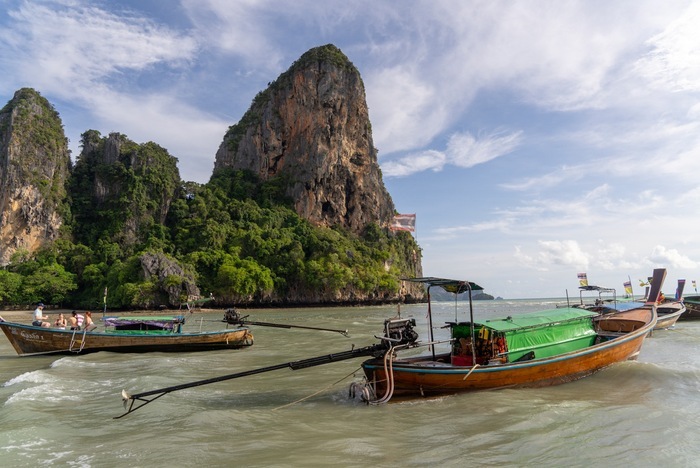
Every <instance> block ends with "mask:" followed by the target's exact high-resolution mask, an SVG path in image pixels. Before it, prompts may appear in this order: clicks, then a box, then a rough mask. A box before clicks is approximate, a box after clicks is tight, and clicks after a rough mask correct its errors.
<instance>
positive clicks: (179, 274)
mask: <svg viewBox="0 0 700 468" xmlns="http://www.w3.org/2000/svg"><path fill="white" fill-rule="evenodd" d="M140 260H141V269H142V271H143V276H144V278H146V279H149V280H151V281H153V282H155V283H156V284H158V285H159V289H158V291H159V292H160V291H163V292H164V293H165V294H166V295H167V297H155V298H151V297H149V298H146V299H144V306H145V307H149V308H150V307H155V306H158V305H159V304H163V303H167V304H182V303H183V302H187V300H189V299H190V298H198V297H199V288H198V287H197V285H196V279H195V275H194V274H193V273H192V272H188V271H185V270H184V269H183V268H182V266H181V265H180V264H179V263H178V262H176V261H175V260H173V259H171V258H169V257H167V256H166V255H164V254H162V253H145V254H143V255H141V257H140ZM149 299H150V300H153V302H150V303H149V302H148V300H149Z"/></svg>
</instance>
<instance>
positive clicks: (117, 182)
mask: <svg viewBox="0 0 700 468" xmlns="http://www.w3.org/2000/svg"><path fill="white" fill-rule="evenodd" d="M82 146H83V150H82V151H81V153H80V156H79V157H78V160H77V161H76V163H75V168H74V170H73V174H72V175H73V177H72V183H71V197H72V200H73V209H72V211H73V216H74V218H75V220H76V221H77V223H76V226H75V228H74V235H75V237H76V239H77V240H78V241H80V242H84V243H85V244H87V245H92V244H94V243H95V242H97V240H98V239H99V238H108V239H111V240H113V241H115V242H118V243H119V244H120V245H121V247H122V249H125V250H127V251H128V250H129V248H130V247H131V246H133V245H135V244H137V243H138V242H139V241H143V240H144V239H145V237H146V236H147V235H148V232H149V230H150V229H151V228H152V226H153V225H154V224H161V225H162V224H164V223H165V218H166V216H167V214H168V210H169V208H170V203H171V202H172V200H173V197H174V196H175V190H176V189H177V187H179V186H180V185H181V181H180V172H179V171H178V169H177V159H176V158H174V157H173V156H171V155H170V154H168V152H167V150H165V149H164V148H162V147H160V146H158V145H157V144H155V143H153V142H149V143H143V144H137V143H134V142H133V141H131V140H129V139H128V138H127V137H126V136H125V135H122V134H120V133H111V134H110V135H109V136H108V137H102V136H101V135H100V133H99V132H98V131H96V130H88V131H87V132H85V133H84V134H83V135H82Z"/></svg>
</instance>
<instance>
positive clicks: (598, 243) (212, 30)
mask: <svg viewBox="0 0 700 468" xmlns="http://www.w3.org/2000/svg"><path fill="white" fill-rule="evenodd" d="M0 5H2V10H1V11H0V69H1V70H2V73H0V100H2V104H4V103H5V102H7V101H8V100H9V99H11V98H12V95H13V93H14V92H15V91H16V90H17V89H19V88H22V87H32V88H35V89H36V90H38V91H39V92H40V93H41V94H42V95H43V96H44V97H46V98H47V99H49V101H50V102H51V103H52V104H53V105H54V106H55V107H56V110H57V111H58V112H59V113H60V115H61V118H62V120H63V124H64V127H65V130H66V133H67V136H68V138H69V139H70V145H71V149H72V151H73V157H75V156H77V155H78V153H79V151H80V148H79V141H80V134H81V133H83V132H84V131H86V130H88V129H96V130H99V131H100V132H102V134H104V135H106V134H108V133H110V132H120V133H123V134H125V135H127V136H128V137H129V138H131V139H132V140H134V141H136V142H139V143H142V142H146V141H155V142H156V143H158V144H160V145H161V146H163V147H165V148H167V149H168V151H169V152H170V153H171V154H172V155H174V156H175V157H177V158H178V159H179V168H180V173H181V176H182V178H183V179H185V180H193V181H197V182H206V181H207V180H208V179H209V176H210V175H211V172H212V170H213V165H214V155H215V153H216V150H217V148H218V146H219V144H220V142H221V140H222V138H223V135H224V133H225V131H226V129H227V128H228V127H229V126H230V125H232V124H234V123H236V122H237V121H238V120H239V119H240V118H241V116H242V115H243V113H244V112H245V111H246V109H247V108H248V106H249V105H250V103H251V101H252V99H253V97H254V96H255V94H257V93H258V92H259V91H261V90H263V89H265V88H266V87H267V84H268V82H271V81H273V80H274V79H275V78H277V76H278V75H279V74H280V73H282V72H283V71H285V70H286V69H287V68H288V67H289V66H290V65H291V64H292V62H294V60H296V59H297V58H299V56H301V54H303V53H304V52H305V51H307V50H308V49H310V48H312V47H316V46H320V45H324V44H328V43H332V44H335V45H336V46H338V47H339V48H340V49H341V50H342V51H343V52H344V53H345V54H346V55H347V56H348V57H349V59H350V60H351V61H352V62H353V63H354V64H355V66H356V67H357V68H358V70H359V71H360V73H361V75H362V78H363V81H364V84H365V90H366V93H367V102H368V105H369V113H370V119H371V122H372V129H373V136H374V143H375V146H376V147H377V149H378V150H379V162H380V165H381V167H382V171H383V174H384V183H385V184H386V186H387V189H388V190H389V192H390V193H391V195H392V197H393V200H394V203H395V204H396V208H397V210H398V211H399V212H401V213H416V215H417V230H416V232H415V235H416V237H417V240H418V242H419V244H420V245H421V247H422V248H423V268H424V274H426V275H430V276H443V277H449V278H456V279H469V280H471V281H475V282H477V283H479V284H481V285H482V286H484V287H485V288H486V291H487V292H489V293H491V294H494V295H497V296H502V297H505V298H529V297H552V296H559V297H561V296H564V295H565V294H566V292H567V290H568V293H569V295H570V296H577V295H578V289H577V286H578V282H577V276H576V275H577V273H578V272H587V273H588V278H589V281H590V282H591V283H592V284H598V285H601V286H606V287H614V288H617V289H618V291H620V292H621V291H622V283H623V281H625V280H627V278H628V277H630V278H631V279H632V281H633V283H634V284H635V287H636V289H635V292H637V293H640V292H641V289H640V288H639V286H638V282H637V280H638V279H640V278H646V277H647V276H649V275H651V272H652V269H653V268H655V267H665V268H667V269H668V276H667V280H666V287H665V288H664V290H665V291H666V292H667V293H668V292H672V291H673V290H674V288H675V284H676V280H677V279H679V278H684V279H687V280H688V282H690V280H693V279H699V280H700V275H698V271H699V268H700V243H699V242H698V237H700V219H699V218H700V216H699V211H698V202H699V201H700V186H699V184H698V161H700V33H698V32H697V24H700V3H698V2H697V1H695V2H693V1H643V0H629V1H624V0H622V1H615V2H609V1H595V0H593V1H590V0H588V1H561V0H552V1H540V0H531V1H498V0H484V1H461V0H460V1H458V0H454V1H440V0H431V1H401V2H399V1H385V0H372V1H363V0H359V1H352V2H347V1H336V0H327V1H323V2H320V1H316V0H299V1H294V2H279V1H261V0H241V1H225V0H180V1H176V0H172V1H171V0H151V1H148V0H142V1H106V0H105V1H83V0H58V1H52V0H46V1H31V2H30V1H26V2H25V1H16V0H0ZM689 289H690V284H688V286H687V288H686V292H688V290H689Z"/></svg>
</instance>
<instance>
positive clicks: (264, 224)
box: [0, 130, 419, 309]
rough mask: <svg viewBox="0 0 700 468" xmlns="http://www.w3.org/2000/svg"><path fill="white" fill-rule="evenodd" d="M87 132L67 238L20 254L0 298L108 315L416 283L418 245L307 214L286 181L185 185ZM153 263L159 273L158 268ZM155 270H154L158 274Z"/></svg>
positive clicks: (238, 176)
mask: <svg viewBox="0 0 700 468" xmlns="http://www.w3.org/2000/svg"><path fill="white" fill-rule="evenodd" d="M118 138H119V154H118V155H116V156H115V158H114V160H105V159H104V157H103V156H104V151H105V144H106V142H107V139H106V138H103V137H102V136H101V135H100V134H99V132H96V131H94V130H90V131H88V132H86V133H84V134H83V140H82V145H83V152H82V153H81V156H80V157H79V158H78V160H77V161H76V164H75V167H74V168H73V171H72V175H71V180H70V182H69V191H68V201H69V205H70V216H69V217H68V218H67V223H66V227H65V229H64V235H63V236H62V237H61V238H60V239H58V240H57V241H55V242H52V243H50V244H48V245H46V246H45V247H44V248H42V249H41V250H39V251H37V252H34V253H33V254H31V255H30V254H29V253H27V252H23V251H18V252H17V253H16V254H15V255H14V256H13V258H12V261H11V263H10V264H9V265H8V266H7V267H6V269H5V270H0V302H1V303H3V304H29V303H36V302H39V301H42V302H44V303H50V304H56V305H63V306H71V307H76V308H77V307H81V308H93V309H95V308H102V307H103V306H104V302H103V301H104V295H105V292H107V305H108V306H109V307H110V308H118V309H128V308H155V307H159V306H163V305H164V306H169V307H175V306H179V305H181V304H184V303H185V302H187V301H188V300H192V299H194V297H193V296H199V297H204V298H208V297H213V298H215V300H216V302H217V303H218V304H219V305H234V304H256V305H264V304H270V305H292V304H304V303H316V304H321V303H333V302H343V303H348V302H351V303H352V302H356V303H368V302H383V301H385V300H387V299H390V298H393V297H395V296H396V294H397V291H398V289H399V283H400V281H399V278H401V277H402V276H407V275H408V276H412V275H413V273H414V269H415V264H416V255H417V253H418V252H419V247H418V245H417V244H416V243H415V240H414V239H413V237H412V236H411V235H410V234H408V233H405V232H399V233H393V232H390V231H388V230H386V229H382V228H380V227H379V226H377V225H376V224H369V225H368V226H366V229H365V230H364V232H363V233H362V234H361V235H356V234H353V233H350V232H347V231H345V230H343V229H341V228H338V227H335V228H321V227H316V226H313V225H312V224H310V223H309V222H308V221H306V220H304V219H302V218H300V217H299V216H298V215H297V214H296V213H295V212H294V210H293V209H292V206H293V204H292V201H291V200H289V199H287V198H285V196H284V195H283V194H284V188H285V186H286V184H287V183H288V181H286V180H283V178H279V177H278V178H273V179H270V180H268V181H265V182H262V181H260V180H258V179H257V177H256V176H255V175H254V174H251V173H249V172H245V171H233V170H220V171H217V172H216V173H215V175H214V176H213V177H212V178H211V180H210V181H209V182H208V183H206V184H198V183H195V182H183V181H181V180H180V178H179V173H178V171H177V159H175V158H174V157H172V156H170V155H169V154H168V152H167V150H165V149H164V148H161V147H160V146H158V145H156V144H155V143H151V142H149V143H145V144H136V143H133V142H131V141H130V140H128V138H126V137H125V136H123V135H118ZM154 265H155V266H154ZM154 271H155V272H154Z"/></svg>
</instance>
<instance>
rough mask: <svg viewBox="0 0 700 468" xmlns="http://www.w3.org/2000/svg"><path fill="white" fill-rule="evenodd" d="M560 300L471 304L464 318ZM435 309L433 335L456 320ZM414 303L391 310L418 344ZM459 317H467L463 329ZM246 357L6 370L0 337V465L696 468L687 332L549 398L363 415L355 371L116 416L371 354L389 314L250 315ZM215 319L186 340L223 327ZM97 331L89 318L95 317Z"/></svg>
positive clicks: (111, 360) (69, 362) (311, 373)
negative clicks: (130, 402) (128, 401)
mask: <svg viewBox="0 0 700 468" xmlns="http://www.w3.org/2000/svg"><path fill="white" fill-rule="evenodd" d="M561 302H562V301H561V300H545V299H543V300H519V301H478V302H476V303H475V308H474V315H475V316H476V317H477V318H489V317H492V318H493V317H503V316H507V315H515V314H519V313H522V312H529V311H533V310H538V309H547V308H554V307H555V306H556V305H557V304H559V305H561ZM463 306H464V304H462V303H460V304H459V305H458V307H457V308H455V304H453V303H439V304H435V305H434V307H433V315H434V317H433V327H434V329H433V335H434V338H435V339H442V338H447V336H446V333H447V331H446V329H444V328H441V326H442V325H443V324H444V322H446V321H452V320H455V318H456V319H457V320H467V317H468V309H465V308H464V307H463ZM426 310H427V309H426V306H425V305H411V306H402V307H401V310H400V313H401V316H403V317H414V318H415V319H416V321H417V322H418V326H417V330H418V331H419V333H421V337H422V339H424V340H426V339H427V323H428V322H427V319H426ZM465 313H466V314H467V315H466V316H465ZM245 314H249V315H250V317H249V319H250V320H256V321H264V322H271V323H284V324H292V325H300V326H310V327H323V328H331V329H340V330H344V329H347V330H348V332H349V335H350V336H349V337H345V336H343V335H341V334H339V333H334V332H324V331H314V330H307V329H280V328H265V327H257V326H254V327H251V328H252V329H253V333H254V335H255V344H254V345H253V346H252V347H249V348H245V349H239V350H225V351H209V352H197V353H144V354H115V353H107V352H100V353H94V354H87V355H75V356H53V357H51V356H40V357H24V358H20V357H17V356H16V354H15V352H14V350H13V349H12V348H11V346H10V345H9V342H8V341H7V340H6V339H5V337H4V335H3V336H0V466H3V467H4V466H7V467H21V466H27V467H29V466H32V467H33V466H79V467H92V466H94V467H112V466H114V467H120V466H141V467H155V466H168V467H172V466H196V465H200V466H234V465H239V466H253V467H269V466H272V467H297V466H299V467H311V466H318V467H326V466H336V467H346V466H347V467H354V466H380V467H395V466H426V465H433V466H628V465H631V466H654V467H658V466H664V467H666V466H679V467H683V466H700V422H699V416H700V398H698V395H699V393H698V392H699V390H700V322H692V321H687V322H683V321H681V322H678V323H677V324H676V326H675V327H674V328H673V329H670V330H660V331H655V332H654V333H653V335H652V336H651V337H650V338H648V339H647V340H646V341H645V343H644V346H643V348H642V352H641V354H640V356H639V359H638V360H637V361H628V362H624V363H620V364H616V365H614V366H612V367H609V368H607V369H604V370H602V371H600V372H598V373H597V374H595V375H592V376H590V377H587V378H585V379H582V380H579V381H576V382H571V383H567V384H564V385H558V386H553V387H546V388H537V389H506V390H496V391H483V392H475V393H468V394H460V395H451V396H443V397H439V398H432V399H416V400H410V401H403V402H399V403H390V404H387V405H381V406H367V405H365V404H363V403H362V402H360V401H358V400H356V399H351V398H349V396H348V388H349V385H350V383H351V382H353V381H360V380H361V376H362V373H361V371H360V368H359V366H360V363H361V361H362V358H357V359H353V360H348V361H343V362H337V363H332V364H327V365H323V366H318V367H313V368H308V369H300V370H296V371H292V370H291V369H288V368H285V369H281V370H276V371H273V372H269V373H264V374H258V375H254V376H250V377H245V378H240V379H235V380H227V381H223V382H218V383H214V384H211V385H206V386H201V387H195V388H189V389H186V390H182V391H178V392H173V393H170V394H167V395H165V396H163V397H161V398H159V399H157V400H155V401H154V402H152V403H150V404H148V405H146V406H144V407H143V408H140V409H139V410H137V411H135V412H134V413H132V414H130V415H128V416H126V417H124V418H122V419H113V418H114V417H115V416H119V415H121V414H122V413H123V412H124V408H123V406H122V401H121V391H122V389H125V390H127V391H128V392H130V393H138V392H143V391H148V390H154V389H158V388H163V387H167V386H173V385H180V384H184V383H187V382H192V381H196V380H201V379H208V378H212V377H217V376H223V375H229V374H233V373H236V372H240V371H244V370H250V369H254V368H258V367H263V366H270V365H273V364H279V363H284V362H289V361H294V360H300V359H305V358H310V357H315V356H320V355H326V354H330V353H334V352H340V351H346V350H349V349H351V348H352V347H353V346H354V347H360V346H367V345H370V344H374V343H376V342H377V340H376V338H374V336H375V335H381V333H382V331H381V330H382V324H383V321H384V319H385V318H389V317H392V316H395V315H396V314H397V307H396V306H382V307H353V308H313V309H275V310H248V311H245ZM222 317H223V311H213V312H211V311H210V312H205V313H202V312H195V313H194V314H191V315H190V316H189V317H188V323H187V327H188V328H190V329H197V330H198V329H202V330H216V329H220V328H223V327H224V326H225V325H224V324H223V323H221V319H222ZM98 318H99V317H98Z"/></svg>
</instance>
